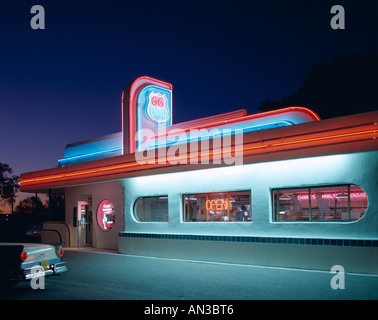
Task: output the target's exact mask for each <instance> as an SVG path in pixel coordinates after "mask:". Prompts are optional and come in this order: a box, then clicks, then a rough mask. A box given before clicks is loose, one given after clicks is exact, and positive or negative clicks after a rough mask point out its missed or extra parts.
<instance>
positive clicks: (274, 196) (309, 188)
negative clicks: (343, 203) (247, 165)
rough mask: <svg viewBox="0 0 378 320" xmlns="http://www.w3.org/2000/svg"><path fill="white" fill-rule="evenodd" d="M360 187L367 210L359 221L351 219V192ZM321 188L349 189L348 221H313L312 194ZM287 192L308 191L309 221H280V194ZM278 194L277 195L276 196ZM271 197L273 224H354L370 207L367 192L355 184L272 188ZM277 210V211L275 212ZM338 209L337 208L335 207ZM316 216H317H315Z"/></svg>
mask: <svg viewBox="0 0 378 320" xmlns="http://www.w3.org/2000/svg"><path fill="white" fill-rule="evenodd" d="M352 186H353V187H358V188H359V189H360V190H361V191H362V192H364V194H365V195H366V201H367V203H366V209H365V211H364V213H363V214H362V215H361V216H360V217H359V218H358V219H354V220H352V219H351V209H352V208H353V206H351V192H352V193H353V191H351V187H352ZM321 188H346V189H347V195H348V202H347V208H348V220H313V219H312V217H313V216H312V212H311V210H312V205H311V198H312V197H311V194H312V192H313V191H312V190H313V189H321ZM285 190H303V191H305V190H307V192H308V202H309V208H308V209H309V219H308V220H292V221H291V220H279V217H280V211H279V204H280V200H279V197H280V192H281V191H285ZM275 193H276V194H275ZM270 197H271V205H272V209H271V212H272V214H271V216H270V219H271V222H273V223H316V222H317V223H327V222H328V223H343V224H345V223H354V222H357V221H359V220H361V219H362V218H363V217H364V216H365V214H366V212H367V211H368V205H369V199H368V196H367V193H366V192H365V190H364V189H362V188H361V187H360V186H358V185H356V184H353V183H346V184H332V185H317V186H316V185H315V186H314V185H311V186H302V187H298V186H293V187H284V188H271V189H270ZM275 201H277V203H278V206H277V207H276V208H275ZM339 208H342V207H339ZM275 209H276V210H275ZM335 209H336V207H335ZM314 216H315V215H314Z"/></svg>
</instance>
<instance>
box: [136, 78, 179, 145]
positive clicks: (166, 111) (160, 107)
mask: <svg viewBox="0 0 378 320" xmlns="http://www.w3.org/2000/svg"><path fill="white" fill-rule="evenodd" d="M137 110H138V112H137V132H136V136H137V138H136V139H137V150H139V148H138V147H139V145H140V144H141V143H143V136H144V134H145V131H143V130H146V129H148V130H151V132H153V130H156V129H157V128H160V129H161V128H162V127H166V126H170V125H172V91H171V90H167V89H164V88H160V87H158V86H155V85H149V86H146V87H144V88H143V89H142V90H141V91H140V93H139V95H138V100H137Z"/></svg>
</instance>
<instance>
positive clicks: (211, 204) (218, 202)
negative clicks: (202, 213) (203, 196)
mask: <svg viewBox="0 0 378 320" xmlns="http://www.w3.org/2000/svg"><path fill="white" fill-rule="evenodd" d="M228 208H229V205H228V201H227V200H226V199H211V200H206V209H207V210H208V211H210V210H211V211H221V210H228Z"/></svg>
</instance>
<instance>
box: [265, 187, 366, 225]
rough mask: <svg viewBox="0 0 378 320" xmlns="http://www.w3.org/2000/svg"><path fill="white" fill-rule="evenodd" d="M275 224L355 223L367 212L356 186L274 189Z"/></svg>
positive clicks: (361, 195)
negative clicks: (283, 222) (309, 222)
mask: <svg viewBox="0 0 378 320" xmlns="http://www.w3.org/2000/svg"><path fill="white" fill-rule="evenodd" d="M272 197H273V221H355V220H358V219H360V218H361V217H362V216H363V215H364V214H365V212H366V210H367V205H368V198H367V195H366V193H365V192H364V191H363V190H362V189H361V188H360V187H358V186H356V185H342V186H326V187H311V188H295V189H294V188H293V189H280V190H273V193H272Z"/></svg>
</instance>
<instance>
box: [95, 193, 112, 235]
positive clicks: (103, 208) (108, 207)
mask: <svg viewBox="0 0 378 320" xmlns="http://www.w3.org/2000/svg"><path fill="white" fill-rule="evenodd" d="M114 221H115V211H114V205H113V203H111V202H110V201H109V200H102V201H101V202H100V204H99V206H98V208H97V223H98V225H99V227H100V228H101V229H102V230H104V231H108V230H110V229H111V228H113V225H114Z"/></svg>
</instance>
